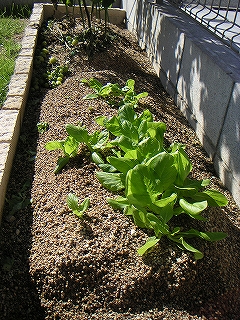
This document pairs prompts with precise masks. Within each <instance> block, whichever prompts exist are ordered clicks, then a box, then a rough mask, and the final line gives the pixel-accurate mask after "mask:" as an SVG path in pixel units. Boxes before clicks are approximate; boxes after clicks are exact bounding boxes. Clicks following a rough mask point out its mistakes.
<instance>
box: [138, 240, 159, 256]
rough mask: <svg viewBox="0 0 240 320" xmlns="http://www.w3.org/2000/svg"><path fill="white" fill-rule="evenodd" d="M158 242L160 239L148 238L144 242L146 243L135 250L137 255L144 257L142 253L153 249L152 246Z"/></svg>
mask: <svg viewBox="0 0 240 320" xmlns="http://www.w3.org/2000/svg"><path fill="white" fill-rule="evenodd" d="M159 240H160V239H157V238H156V237H150V238H148V239H147V241H146V243H145V244H144V245H143V246H142V247H140V248H139V249H138V250H137V252H138V254H139V255H140V256H142V255H144V253H145V252H146V251H147V250H149V249H150V248H152V247H154V246H155V245H156V244H157V243H158V241H159Z"/></svg>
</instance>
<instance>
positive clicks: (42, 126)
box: [37, 122, 49, 133]
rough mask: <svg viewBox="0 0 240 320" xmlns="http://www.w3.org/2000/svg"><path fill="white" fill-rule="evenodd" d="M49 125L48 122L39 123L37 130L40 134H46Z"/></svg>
mask: <svg viewBox="0 0 240 320" xmlns="http://www.w3.org/2000/svg"><path fill="white" fill-rule="evenodd" d="M48 128H49V124H48V123H47V122H39V123H38V124H37V129H38V132H39V133H44V132H46V131H47V130H48Z"/></svg>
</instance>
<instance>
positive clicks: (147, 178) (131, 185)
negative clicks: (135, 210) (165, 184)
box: [126, 164, 161, 207]
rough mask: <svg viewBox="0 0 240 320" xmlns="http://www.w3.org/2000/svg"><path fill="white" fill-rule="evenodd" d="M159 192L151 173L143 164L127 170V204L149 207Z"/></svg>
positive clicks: (156, 182) (157, 184)
mask: <svg viewBox="0 0 240 320" xmlns="http://www.w3.org/2000/svg"><path fill="white" fill-rule="evenodd" d="M159 189H160V191H161V187H160V186H159V181H157V180H156V179H155V176H154V174H153V172H151V171H149V170H148V168H147V167H146V166H145V165H143V164H138V165H136V166H135V167H134V168H133V169H131V170H129V171H128V173H127V177H126V197H127V198H128V200H129V202H130V203H131V204H134V205H139V206H141V207H147V206H151V204H152V203H153V202H154V201H155V200H156V199H157V197H158V194H159V193H160V191H159Z"/></svg>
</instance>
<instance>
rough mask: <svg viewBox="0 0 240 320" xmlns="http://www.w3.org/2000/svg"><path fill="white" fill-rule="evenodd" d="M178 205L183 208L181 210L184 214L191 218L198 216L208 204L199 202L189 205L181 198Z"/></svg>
mask: <svg viewBox="0 0 240 320" xmlns="http://www.w3.org/2000/svg"><path fill="white" fill-rule="evenodd" d="M179 204H180V206H181V207H182V208H183V210H184V211H185V212H186V213H189V214H190V215H191V216H196V215H199V214H200V212H202V211H203V210H205V209H206V208H207V206H208V203H207V201H206V200H204V201H201V202H193V203H190V202H188V201H187V200H186V199H184V198H181V199H180V200H179Z"/></svg>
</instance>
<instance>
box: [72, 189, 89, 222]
mask: <svg viewBox="0 0 240 320" xmlns="http://www.w3.org/2000/svg"><path fill="white" fill-rule="evenodd" d="M67 205H68V207H69V209H71V210H72V212H73V214H75V215H76V216H77V217H79V218H80V219H83V214H84V212H85V211H86V210H87V209H88V207H89V205H90V200H89V198H86V199H84V201H83V202H82V203H81V204H78V197H77V196H76V195H75V194H74V193H69V194H68V196H67Z"/></svg>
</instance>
